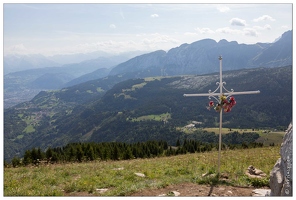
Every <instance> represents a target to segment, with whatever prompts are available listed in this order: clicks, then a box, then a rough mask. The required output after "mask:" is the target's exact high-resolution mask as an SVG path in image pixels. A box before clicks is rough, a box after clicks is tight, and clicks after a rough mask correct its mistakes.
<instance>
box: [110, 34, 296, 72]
mask: <svg viewBox="0 0 296 200" xmlns="http://www.w3.org/2000/svg"><path fill="white" fill-rule="evenodd" d="M217 55H223V57H225V58H226V59H224V60H223V63H224V64H223V65H224V67H223V70H225V71H226V70H236V69H244V68H245V69H248V68H257V67H280V66H286V65H291V64H292V31H287V32H285V33H284V34H282V36H281V38H280V39H279V40H277V41H276V42H275V43H257V44H252V45H246V44H238V43H237V42H236V41H232V42H228V41H226V40H224V39H223V40H220V41H219V42H216V41H215V40H212V39H204V40H200V41H197V42H194V43H191V44H182V45H181V46H179V47H176V48H172V49H171V50H169V51H168V52H167V53H166V52H165V51H162V50H159V51H155V52H152V53H148V54H144V55H140V56H137V57H135V58H132V59H130V60H128V61H126V62H124V63H121V64H119V65H117V66H116V67H114V68H113V69H112V70H111V72H110V75H118V74H124V73H135V72H138V73H137V76H138V77H145V73H147V72H148V71H150V72H151V71H153V72H154V74H155V75H162V74H165V75H168V76H173V75H188V74H206V73H212V72H217V71H218V68H216V67H215V64H214V63H215V61H216V59H217Z"/></svg>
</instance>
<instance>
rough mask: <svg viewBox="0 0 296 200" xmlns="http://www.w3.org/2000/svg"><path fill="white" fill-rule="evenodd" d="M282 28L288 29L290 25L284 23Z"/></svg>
mask: <svg viewBox="0 0 296 200" xmlns="http://www.w3.org/2000/svg"><path fill="white" fill-rule="evenodd" d="M281 28H283V29H288V28H289V27H288V26H286V25H283V26H282V27H281Z"/></svg>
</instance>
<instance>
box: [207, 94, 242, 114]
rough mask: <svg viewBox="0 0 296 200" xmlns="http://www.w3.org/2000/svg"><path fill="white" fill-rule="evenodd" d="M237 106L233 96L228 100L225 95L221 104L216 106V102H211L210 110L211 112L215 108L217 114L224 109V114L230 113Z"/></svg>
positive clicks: (221, 99) (221, 98)
mask: <svg viewBox="0 0 296 200" xmlns="http://www.w3.org/2000/svg"><path fill="white" fill-rule="evenodd" d="M235 104H236V101H235V98H234V97H233V96H231V97H229V100H228V99H227V97H226V96H225V95H221V96H220V102H219V103H217V104H216V105H214V102H213V101H210V102H209V107H208V109H209V110H210V109H211V108H213V107H214V110H215V111H216V112H220V111H221V109H223V111H224V112H226V113H228V112H230V111H231V109H232V107H233V106H235Z"/></svg>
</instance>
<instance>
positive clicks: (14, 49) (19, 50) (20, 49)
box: [4, 44, 32, 55]
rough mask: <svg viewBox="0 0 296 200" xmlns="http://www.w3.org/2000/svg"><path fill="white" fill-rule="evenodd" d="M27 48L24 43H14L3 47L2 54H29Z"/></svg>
mask: <svg viewBox="0 0 296 200" xmlns="http://www.w3.org/2000/svg"><path fill="white" fill-rule="evenodd" d="M29 53H32V52H29V50H28V49H27V48H26V47H25V45H24V44H16V45H12V46H9V47H7V48H5V50H4V54H5V55H6V54H29Z"/></svg>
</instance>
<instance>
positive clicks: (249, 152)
mask: <svg viewBox="0 0 296 200" xmlns="http://www.w3.org/2000/svg"><path fill="white" fill-rule="evenodd" d="M279 149H280V146H274V147H264V148H256V149H241V150H228V151H222V152H221V167H220V172H221V173H227V174H228V176H229V179H228V181H227V184H230V185H234V186H249V185H252V184H253V182H254V181H252V180H250V179H249V178H248V177H247V176H246V175H245V174H244V172H245V170H246V169H247V168H248V166H249V165H253V166H254V167H256V168H259V169H261V170H262V171H264V172H265V173H266V174H269V173H270V171H271V169H272V168H273V166H274V164H275V162H276V160H277V159H278V158H279ZM217 157H218V152H217V151H213V152H205V153H194V154H185V155H178V156H171V157H159V158H151V159H135V160H125V161H107V162H105V161H94V162H88V163H74V164H71V163H68V164H55V165H40V166H37V167H34V166H32V167H19V168H4V196H64V195H75V194H76V195H77V194H80V195H82V196H86V195H92V196H129V195H131V194H132V193H134V192H136V191H140V190H144V189H148V188H150V189H152V188H153V189H156V188H163V187H165V186H168V185H172V184H178V183H185V182H192V183H196V184H209V183H213V182H215V183H218V184H219V183H220V182H219V180H218V182H217V181H213V180H210V179H208V178H204V177H202V174H204V173H215V172H216V168H217ZM119 169H121V170H119ZM137 172H139V173H143V174H145V177H139V176H136V175H135V173H137ZM221 183H222V182H221ZM103 188H107V189H108V191H107V192H105V193H99V190H98V189H103Z"/></svg>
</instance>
